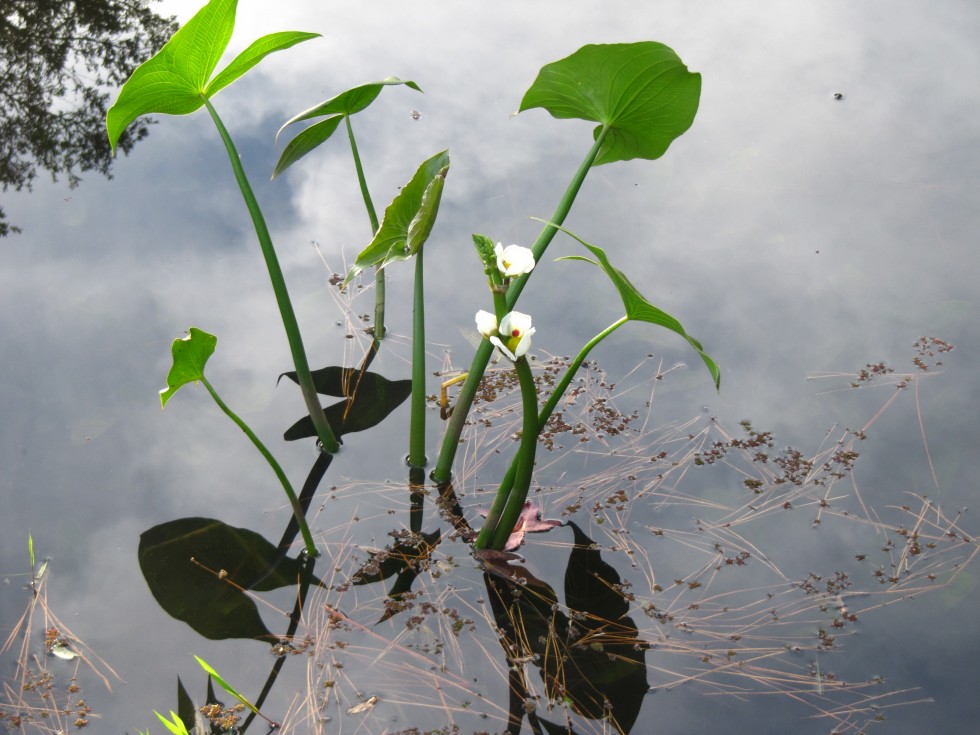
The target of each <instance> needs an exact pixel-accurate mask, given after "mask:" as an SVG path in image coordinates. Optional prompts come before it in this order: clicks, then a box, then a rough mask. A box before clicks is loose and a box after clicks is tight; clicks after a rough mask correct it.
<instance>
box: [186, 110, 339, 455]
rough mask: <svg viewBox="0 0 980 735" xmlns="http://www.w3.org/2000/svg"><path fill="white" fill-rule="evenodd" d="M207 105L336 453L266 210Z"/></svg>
mask: <svg viewBox="0 0 980 735" xmlns="http://www.w3.org/2000/svg"><path fill="white" fill-rule="evenodd" d="M204 104H205V106H206V107H207V109H208V112H209V113H210V114H211V119H212V120H214V124H215V126H216V127H217V128H218V133H219V135H221V140H222V141H223V142H224V144H225V150H226V151H227V152H228V158H229V160H230V161H231V168H232V170H233V171H234V172H235V179H236V180H237V181H238V187H239V188H240V189H241V191H242V198H243V199H244V200H245V206H246V207H248V211H249V214H251V215H252V224H253V225H254V226H255V234H256V235H257V236H258V238H259V245H260V246H261V248H262V255H263V257H264V258H265V267H266V269H267V270H268V271H269V280H271V281H272V290H273V292H274V293H275V295H276V303H277V304H278V305H279V314H280V315H281V316H282V325H283V327H284V328H285V330H286V339H287V340H289V351H290V352H291V353H292V356H293V366H294V367H295V368H296V377H297V380H298V381H299V387H300V390H301V391H302V393H303V400H304V401H305V402H306V409H307V410H308V411H309V412H310V418H311V419H312V420H313V426H314V427H315V428H316V433H317V436H318V437H319V439H320V444H321V445H322V446H323V448H324V450H326V451H328V452H330V453H331V454H333V453H335V452H336V451H337V450H338V449H340V444H339V443H338V442H337V437H336V436H334V433H333V430H332V429H331V428H330V423H329V422H328V421H327V417H326V415H325V414H324V413H323V407H322V406H321V405H320V399H319V398H318V397H317V393H316V387H315V386H314V385H313V377H312V376H311V375H310V365H309V362H308V361H307V359H306V350H305V349H304V348H303V337H302V335H301V334H300V331H299V324H297V322H296V313H295V312H294V311H293V304H292V302H291V301H290V300H289V291H288V290H287V289H286V280H285V278H283V275H282V268H281V267H280V266H279V258H278V257H277V256H276V249H275V247H274V246H273V244H272V237H271V236H270V235H269V228H268V227H267V226H266V224H265V218H264V217H263V216H262V210H261V209H260V208H259V203H258V201H257V200H256V198H255V194H253V193H252V187H251V185H250V184H249V183H248V178H247V177H246V176H245V169H244V168H242V162H241V160H240V159H239V157H238V151H237V150H236V149H235V144H234V143H233V142H232V140H231V136H230V135H229V134H228V130H227V129H226V128H225V126H224V123H222V122H221V118H220V117H218V113H217V111H216V110H215V109H214V107H213V106H212V105H211V102H210V101H209V100H208V99H207V98H204Z"/></svg>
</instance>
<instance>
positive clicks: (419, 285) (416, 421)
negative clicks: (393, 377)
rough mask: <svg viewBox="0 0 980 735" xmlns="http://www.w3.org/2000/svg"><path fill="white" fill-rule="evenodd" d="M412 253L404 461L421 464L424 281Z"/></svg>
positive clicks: (417, 258)
mask: <svg viewBox="0 0 980 735" xmlns="http://www.w3.org/2000/svg"><path fill="white" fill-rule="evenodd" d="M423 251H424V248H419V251H418V252H417V253H416V254H415V294H414V298H413V303H412V418H411V423H410V424H409V438H408V463H409V464H410V465H412V466H413V467H424V466H425V464H426V457H425V282H424V277H423V261H422V252H423Z"/></svg>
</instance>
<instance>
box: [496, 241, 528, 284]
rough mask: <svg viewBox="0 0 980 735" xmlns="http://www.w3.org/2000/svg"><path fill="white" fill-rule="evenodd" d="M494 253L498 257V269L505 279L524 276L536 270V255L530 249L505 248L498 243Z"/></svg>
mask: <svg viewBox="0 0 980 735" xmlns="http://www.w3.org/2000/svg"><path fill="white" fill-rule="evenodd" d="M493 252H494V254H495V255H496V256H497V269H498V270H499V271H500V273H501V274H502V275H503V276H504V277H505V278H515V277H517V276H523V275H524V274H525V273H530V272H531V271H532V270H533V269H534V253H532V252H531V249H530V248H525V247H522V246H520V245H508V246H507V247H504V246H503V245H502V244H501V243H499V242H498V243H497V245H496V246H495V247H494V249H493Z"/></svg>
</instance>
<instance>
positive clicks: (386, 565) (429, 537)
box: [351, 529, 442, 623]
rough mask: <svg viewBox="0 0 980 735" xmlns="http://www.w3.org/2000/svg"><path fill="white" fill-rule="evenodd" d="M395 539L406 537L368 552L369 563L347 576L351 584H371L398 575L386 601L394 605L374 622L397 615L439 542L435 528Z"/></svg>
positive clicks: (440, 537) (440, 538)
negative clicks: (400, 603)
mask: <svg viewBox="0 0 980 735" xmlns="http://www.w3.org/2000/svg"><path fill="white" fill-rule="evenodd" d="M396 538H399V539H405V538H407V539H408V541H402V542H401V543H398V544H395V545H394V546H387V547H385V548H384V549H382V550H381V551H372V552H370V554H371V559H370V561H368V562H367V563H366V564H364V565H363V566H361V568H360V569H358V570H357V571H356V572H354V574H352V575H351V581H352V582H353V583H354V584H355V585H363V584H374V583H375V582H380V581H382V580H384V579H388V577H390V576H391V575H393V574H397V575H398V576H397V577H396V578H395V581H394V583H393V584H392V585H391V589H390V590H389V591H388V598H389V599H390V600H392V601H393V602H394V603H395V604H391V605H387V606H386V609H385V612H384V615H382V616H381V619H380V620H378V622H379V623H382V622H384V621H385V620H387V619H388V618H390V617H393V616H394V615H396V614H398V613H399V612H401V610H402V608H401V607H400V606H399V605H398V604H397V603H398V601H399V600H400V599H401V597H402V596H403V595H404V594H405V593H406V592H410V591H411V590H412V584H413V583H414V582H415V579H416V577H418V576H419V572H420V571H421V569H422V565H423V564H425V563H426V562H428V561H429V559H431V557H432V552H433V551H434V550H435V548H436V546H438V545H439V542H440V541H441V540H442V532H441V531H440V530H439V529H437V530H435V531H433V532H432V533H422V534H411V533H409V532H404V533H399V534H397V535H396Z"/></svg>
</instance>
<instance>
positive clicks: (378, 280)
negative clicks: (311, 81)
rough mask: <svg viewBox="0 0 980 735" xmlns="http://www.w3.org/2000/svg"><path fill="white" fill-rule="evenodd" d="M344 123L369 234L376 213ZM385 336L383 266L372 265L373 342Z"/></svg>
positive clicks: (351, 132) (349, 128) (347, 119)
mask: <svg viewBox="0 0 980 735" xmlns="http://www.w3.org/2000/svg"><path fill="white" fill-rule="evenodd" d="M344 124H345V125H346V126H347V138H348V140H350V151H351V154H352V155H353V156H354V169H355V170H356V171H357V184H358V186H360V187H361V198H363V199H364V208H365V209H367V213H368V219H369V220H371V235H372V236H374V235H376V234H378V228H379V227H380V226H381V225H380V224H379V223H378V214H377V212H376V211H375V209H374V202H373V201H372V200H371V192H370V191H369V190H368V185H367V178H365V176H364V167H363V166H362V165H361V154H360V153H358V151H357V141H356V140H355V139H354V128H353V126H352V125H351V123H350V115H344ZM384 337H385V272H384V268H382V267H378V266H375V267H374V342H375V344H377V343H379V342H380V341H381V340H383V339H384Z"/></svg>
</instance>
